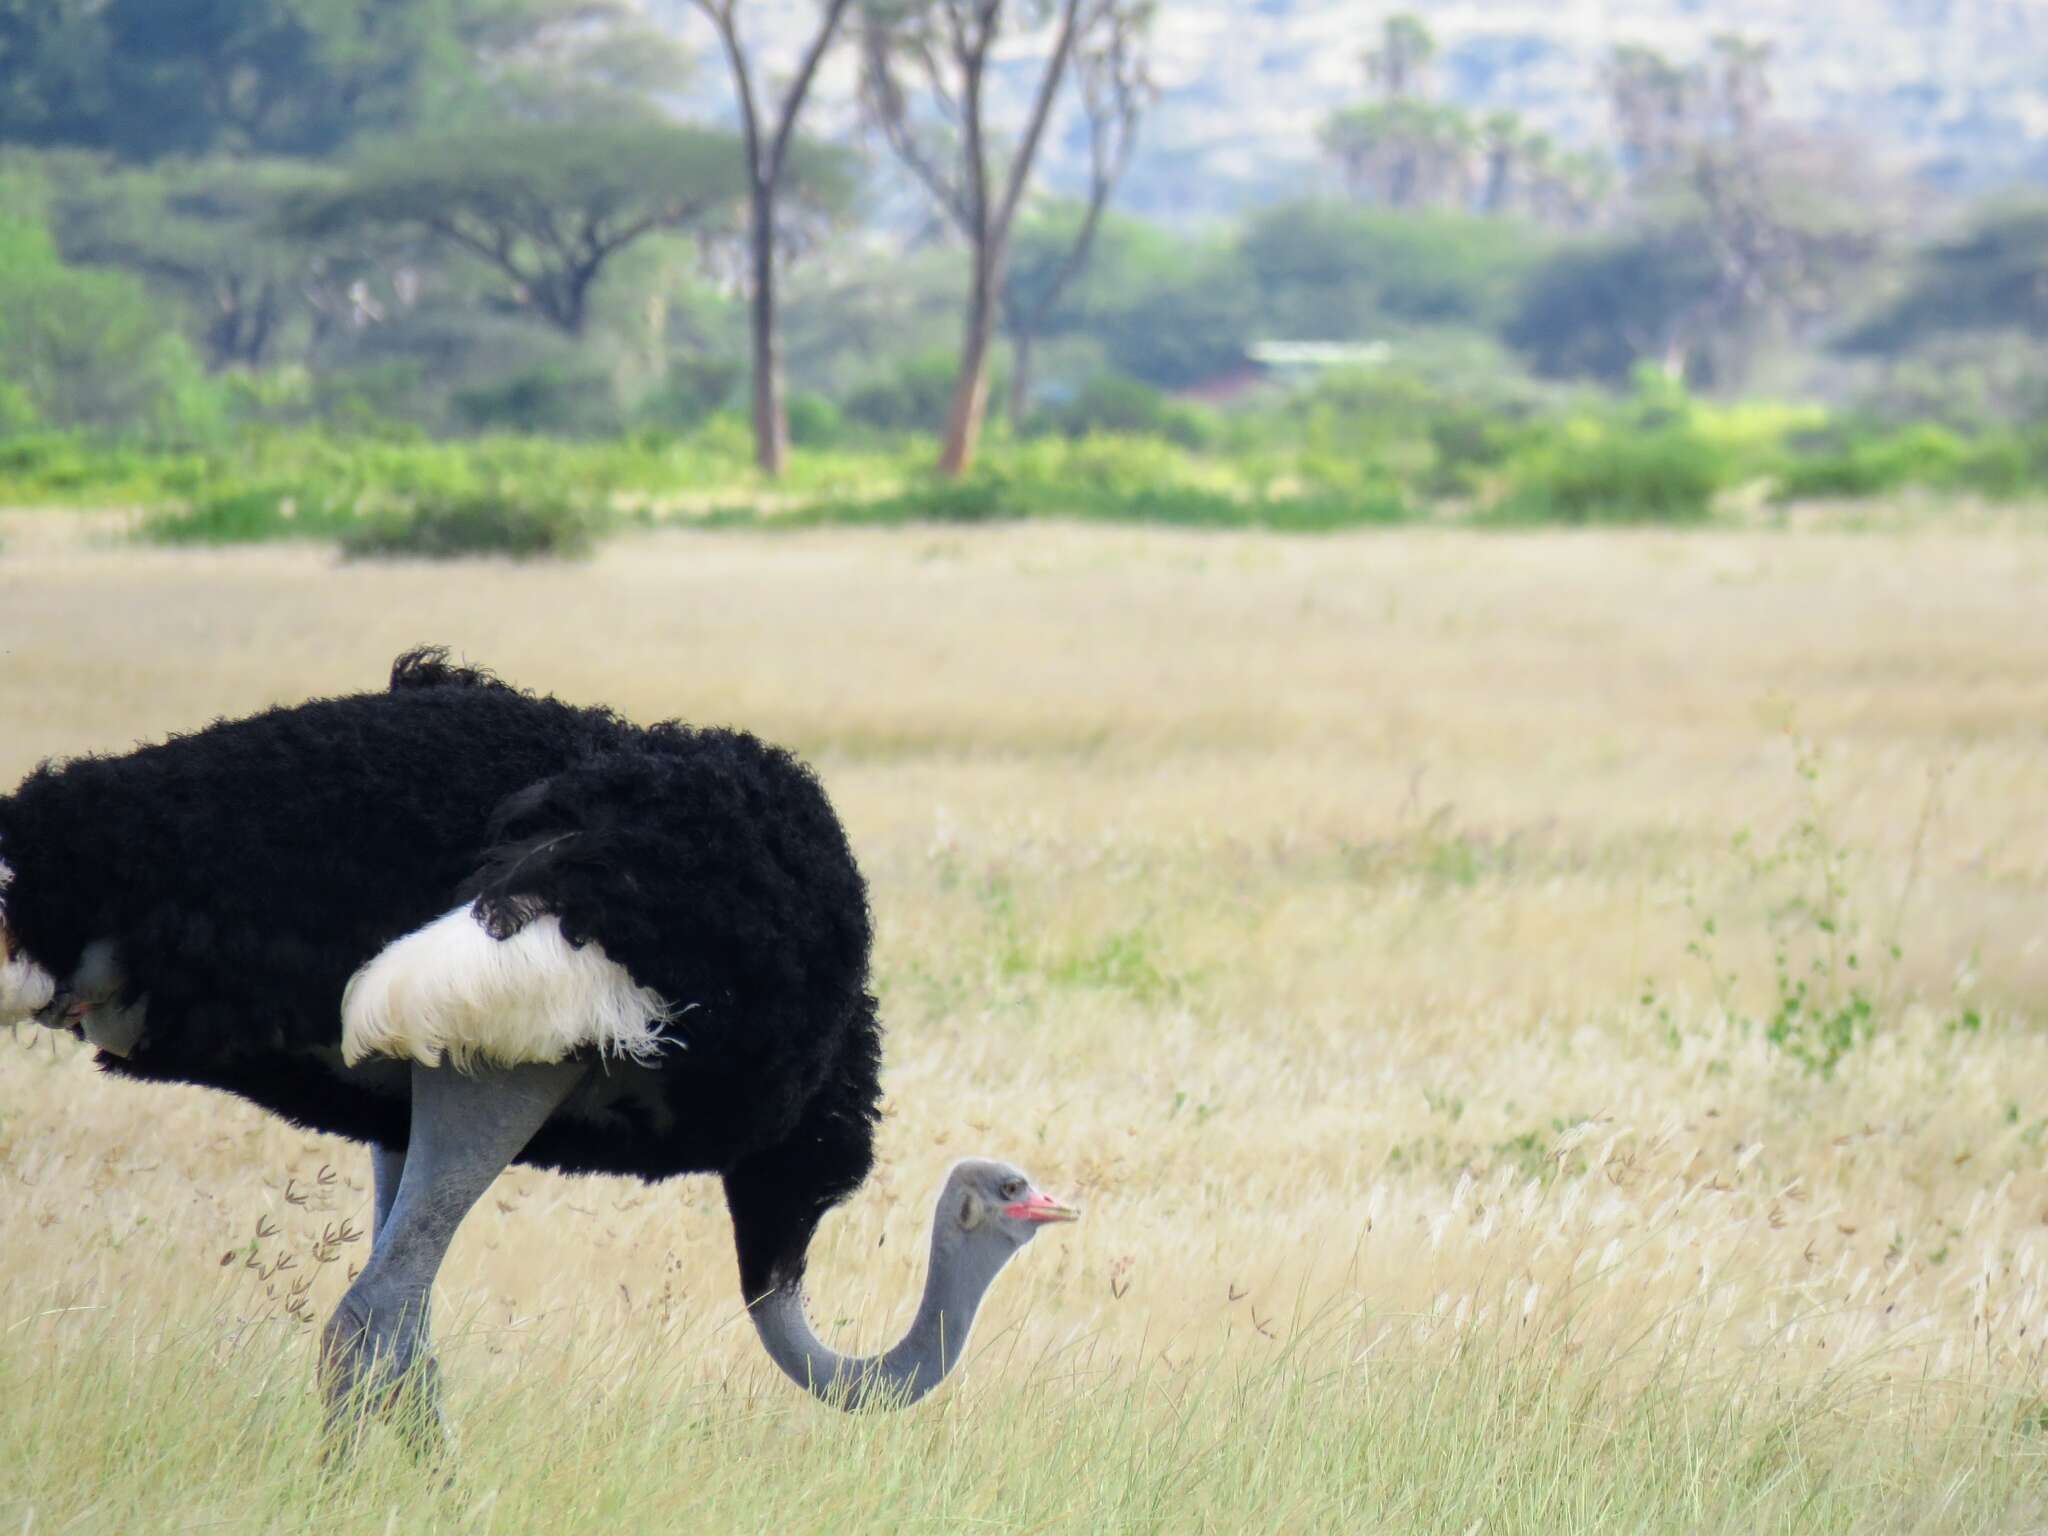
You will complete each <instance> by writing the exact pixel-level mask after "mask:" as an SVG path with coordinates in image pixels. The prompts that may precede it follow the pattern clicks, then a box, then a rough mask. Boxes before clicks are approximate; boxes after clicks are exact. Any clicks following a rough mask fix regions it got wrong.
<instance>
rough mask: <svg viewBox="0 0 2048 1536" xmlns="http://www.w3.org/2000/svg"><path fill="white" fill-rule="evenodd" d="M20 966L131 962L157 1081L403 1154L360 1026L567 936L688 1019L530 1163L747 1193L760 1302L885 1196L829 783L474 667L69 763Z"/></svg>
mask: <svg viewBox="0 0 2048 1536" xmlns="http://www.w3.org/2000/svg"><path fill="white" fill-rule="evenodd" d="M0 860H4V861H5V863H6V864H7V865H8V866H9V867H10V868H11V869H12V871H13V880H12V883H11V884H10V885H9V886H8V887H7V889H6V890H5V892H4V899H5V921H6V927H7V929H8V931H9V933H10V935H11V938H12V940H13V942H14V943H15V944H16V945H17V946H19V948H20V949H21V950H22V951H23V952H24V953H26V954H27V955H28V956H30V957H32V958H33V959H34V961H35V962H36V963H37V964H38V965H40V966H41V967H42V968H43V969H44V970H46V971H48V972H49V973H50V974H51V975H53V976H55V977H58V978H64V977H69V976H71V975H73V974H74V973H75V972H76V971H77V969H78V967H79V965H80V963H81V959H82V958H83V957H84V956H85V954H86V951H87V948H88V946H90V945H94V944H96V943H99V942H102V941H111V942H112V944H113V945H114V947H115V952H116V953H117V954H118V956H119V968H120V972H121V976H122V978H123V985H124V988H125V991H124V996H123V998H122V999H121V1000H122V1001H123V1002H126V1003H133V1002H138V1001H145V1000H146V1007H145V1013H144V1018H145V1023H144V1031H143V1035H142V1037H141V1039H140V1041H139V1042H138V1043H137V1045H136V1046H135V1048H134V1049H133V1051H132V1053H131V1054H130V1055H128V1056H127V1057H126V1058H120V1057H115V1056H111V1055H108V1054H106V1053H104V1052H103V1053H101V1055H100V1058H99V1059H100V1062H101V1065H102V1066H104V1067H105V1068H106V1069H107V1070H109V1071H111V1072H114V1073H117V1074H119V1075H121V1076H124V1077H129V1078H137V1079H144V1080H151V1081H177V1082H187V1083H198V1084H202V1085H204V1086H207V1087H212V1088H220V1089H225V1090H227V1091H229V1092H232V1093H236V1094H239V1095H241V1096H242V1097H244V1098H246V1099H249V1100H251V1101H252V1102H254V1103H256V1104H259V1105H261V1106H262V1107H264V1108H265V1109H268V1110H271V1111H273V1112H275V1113H277V1114H279V1115H282V1116H284V1117H286V1118H287V1119H289V1120H291V1121H294V1122H296V1123H297V1124H300V1125H303V1126H306V1127H308V1128H310V1129H313V1130H318V1131H325V1132H330V1133H333V1134H336V1135H340V1136H345V1137H351V1138H354V1139H357V1140H361V1141H369V1142H376V1143H379V1144H382V1145H384V1146H387V1147H392V1148H402V1147H404V1146H405V1144H406V1139H407V1114H408V1111H407V1089H406V1083H407V1078H406V1074H405V1071H404V1070H403V1069H402V1068H401V1067H400V1066H399V1065H398V1064H395V1063H390V1062H377V1061H372V1062H365V1063H363V1064H361V1065H359V1066H357V1067H355V1068H349V1067H346V1066H344V1064H343V1062H342V1056H341V1049H340V1045H341V998H342V991H343V988H344V986H345V985H346V984H347V982H348V979H349V977H350V976H351V975H352V974H353V973H354V972H355V971H356V970H357V969H358V968H360V967H361V966H363V965H364V964H365V963H366V962H368V961H369V960H370V959H371V958H372V957H373V956H375V955H376V954H377V953H378V952H379V951H380V950H382V949H383V948H384V947H385V946H386V945H388V944H390V943H391V942H392V941H393V940H395V939H398V938H400V937H401V936H403V935H404V934H406V933H408V932H411V931H413V930H415V929H417V928H420V927H422V926H423V925H425V924H427V923H430V922H432V921H433V920H435V919H436V918H438V917H440V916H441V915H442V914H444V913H446V912H448V911H450V910H451V909H453V908H454V907H456V906H458V905H460V904H461V903H463V902H465V901H468V902H471V903H473V904H474V910H475V912H476V913H477V915H478V917H479V918H480V919H481V920H482V921H483V922H484V923H485V924H486V926H487V927H488V928H489V929H490V931H491V932H492V933H493V934H495V935H498V936H505V935H509V934H511V933H513V932H516V931H517V930H518V929H519V928H520V927H522V926H523V925H524V924H526V923H528V922H531V921H533V920H535V919H536V918H537V917H538V916H539V915H541V914H543V913H548V914H553V915H555V916H556V917H557V918H558V919H559V920H560V923H561V926H562V930H563V933H564V935H565V936H566V937H567V938H568V939H569V940H570V941H571V942H572V943H577V944H587V943H596V944H599V945H601V946H602V947H603V949H604V952H605V954H606V955H607V956H609V957H610V958H611V959H613V960H615V961H617V962H618V963H619V964H621V965H622V966H624V967H625V968H626V969H627V970H628V971H629V972H630V973H631V974H632V976H633V978H634V979H635V980H636V981H637V982H638V983H640V984H641V985H642V986H645V987H648V988H651V989H653V990H654V991H656V992H658V993H659V994H660V995H661V996H662V997H663V998H664V999H666V1000H667V1001H668V1002H669V1003H670V1005H671V1006H672V1008H673V1010H674V1015H673V1018H672V1020H671V1022H669V1023H667V1024H665V1025H663V1026H661V1033H662V1035H663V1037H664V1038H663V1049H662V1050H661V1052H660V1053H659V1055H658V1058H657V1059H656V1060H655V1061H654V1062H653V1063H652V1064H650V1065H645V1066H642V1065H637V1064H635V1063H633V1062H631V1061H628V1060H619V1059H607V1060H606V1062H605V1064H604V1069H603V1070H602V1071H598V1072H593V1073H592V1074H591V1075H590V1077H589V1078H588V1080H587V1081H586V1083H585V1084H584V1086H582V1087H580V1088H578V1089H577V1090H576V1092H575V1094H574V1095H573V1096H572V1098H571V1099H570V1100H569V1101H568V1102H567V1103H566V1104H565V1105H563V1107H562V1108H561V1109H560V1110H558V1111H557V1112H556V1113H555V1114H554V1115H553V1117H552V1118H551V1119H550V1120H549V1121H548V1122H547V1124H546V1125H544V1126H543V1127H542V1129H541V1130H540V1131H539V1132H538V1133H537V1134H536V1135H535V1136H534V1137H533V1139H532V1141H531V1142H530V1143H529V1144H528V1145H527V1147H526V1149H525V1151H524V1152H523V1153H522V1154H520V1157H519V1158H518V1160H519V1161H522V1162H527V1163H533V1164H539V1165H541V1166H544V1167H550V1168H556V1169H560V1170H563V1171H565V1172H570V1173H619V1174H631V1175H636V1176H638V1177H640V1178H643V1179H663V1178H668V1177H670V1176H673V1175H677V1174H684V1173H718V1174H721V1175H723V1176H724V1178H725V1182H726V1189H727V1195H728V1199H729V1201H730V1203H731V1206H732V1210H733V1217H734V1224H735V1231H736V1236H737V1239H738V1243H739V1250H740V1261H741V1275H742V1283H743V1285H744V1286H745V1288H746V1292H747V1294H749V1295H754V1294H757V1293H758V1292H760V1291H761V1290H762V1289H764V1288H765V1287H766V1285H767V1284H768V1283H770V1281H771V1279H775V1280H782V1281H787V1280H793V1279H794V1278H796V1276H798V1275H800V1273H801V1269H802V1255H803V1252H804V1249H805V1247H806V1246H807V1245H808V1242H809V1240H810V1237H811V1234H812V1231H813V1230H814V1229H815V1227H816V1225H817V1222H818V1219H819V1217H820V1216H822V1215H823V1213H824V1212H825V1211H826V1210H828V1209H830V1208H831V1206H832V1205H834V1204H836V1203H837V1202H838V1201H840V1200H842V1199H844V1198H845V1196H846V1195H847V1194H848V1193H850V1192H851V1191H852V1190H853V1189H854V1188H855V1187H856V1186H857V1185H858V1184H859V1183H860V1182H861V1180H862V1179H863V1178H864V1177H865V1176H866V1174H867V1171H868V1168H869V1166H870V1164H871V1162H872V1156H873V1151H872V1149H873V1135H874V1126H875V1121H876V1118H877V1114H878V1101H879V1097H880V1088H879V1072H880V1045H881V1041H880V1029H879V1026H878V1024H877V1022H876V1016H875V1008H874V1001H873V999H872V997H871V996H870V995H869V994H868V991H867V976H868V951H869V920H868V909H867V895H866V888H865V885H864V883H863V881H862V879H861V876H860V872H859V870H858V868H857V867H856V865H855V862H854V859H853V856H852V853H851V851H850V850H849V848H848V846H847V842H846V837H845V834H844V832H843V831H842V829H841V827H840V825H839V822H838V819H837V817H836V816H835V815H834V813H833V811H832V808H831V805H830V803H829V802H828V800H827V798H826V796H825V793H824V791H823V789H822V788H821V787H820V786H819V784H818V782H817V780H816V779H815V778H814V777H813V776H812V774H811V773H810V771H809V770H808V769H806V768H805V767H804V766H803V765H802V764H801V763H799V762H798V761H797V760H796V759H795V758H793V757H792V756H790V755H789V754H788V753H786V752H784V751H782V750H780V749H778V748H775V747H772V746H769V745H767V744H765V743H763V742H761V741H759V740H757V739H756V738H755V737H753V736H750V735H748V734H746V733H744V732H739V731H731V730H714V729H692V728H689V727H686V726H683V725H679V724H673V723H671V724H662V725H656V726H650V727H642V726H637V725H633V724H631V723H629V722H627V721H625V720H622V719H620V718H619V717H618V716H616V715H614V714H612V713H610V712H609V711H606V710H603V709H588V708H575V707H572V706H570V705H567V704H564V703H561V702H559V701H557V700H554V699H551V698H543V697H536V696H534V695H531V694H528V693H524V692H521V691H519V690H517V689H514V688H512V687H509V686H507V685H505V684H503V683H500V682H498V681H496V680H494V679H492V678H490V677H489V676H487V675H485V674H482V673H479V672H474V671H471V670H467V669H464V668H459V667H455V666H451V665H450V664H448V662H447V661H446V659H445V656H444V655H443V653H440V652H437V651H418V652H413V653H410V654H408V655H406V656H403V657H401V658H400V659H399V661H398V663H397V664H396V666H395V667H394V668H393V671H392V677H391V686H390V688H389V690H388V691H386V692H382V693H373V694H358V695H351V696H348V697H342V698H332V699H319V700H314V701H311V702H309V703H305V704H300V705H296V706H292V707H286V708H278V709H273V710H270V711H268V712H265V713H263V714H259V715H255V716H252V717H250V718H248V719H243V720H235V721H223V722H220V723H217V724H215V725H213V726H210V727H208V728H206V729H204V730H201V731H197V732H195V733H193V734H190V735H185V736H177V737H173V738H171V739H170V740H168V741H165V742H163V743H161V744H159V745H153V746H147V747H143V748H141V749H139V750H137V751H134V752H131V753H128V754H126V755H122V756H107V757H84V758H78V759H74V760H70V761H66V762H62V763H55V764H45V765H44V766H43V767H41V768H39V769H37V770H36V771H35V772H34V773H32V774H31V775H30V776H29V777H28V778H27V779H26V780H25V781H24V782H23V783H22V784H21V785H20V787H19V788H18V789H17V790H16V791H15V792H14V793H13V794H12V795H9V796H7V797H5V798H0Z"/></svg>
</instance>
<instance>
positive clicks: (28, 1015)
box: [0, 859, 57, 1025]
mask: <svg viewBox="0 0 2048 1536" xmlns="http://www.w3.org/2000/svg"><path fill="white" fill-rule="evenodd" d="M12 884H14V871H13V870H11V869H9V868H8V867H7V861H6V860H4V859H0V1025H5V1024H19V1023H22V1022H23V1021H24V1020H27V1019H32V1018H34V1017H35V1015H36V1014H37V1012H39V1011H40V1010H41V1009H44V1008H47V1007H48V1006H49V1005H50V999H51V998H53V997H55V996H56V995H57V982H56V979H55V978H54V977H52V976H51V975H50V973H49V972H48V971H46V970H44V969H43V968H42V967H41V966H40V965H37V964H36V963H35V961H33V960H31V959H29V957H28V956H27V955H24V954H22V953H21V952H20V951H19V950H17V949H16V948H15V947H14V937H13V935H12V934H10V933H8V931H7V887H8V886H10V885H12Z"/></svg>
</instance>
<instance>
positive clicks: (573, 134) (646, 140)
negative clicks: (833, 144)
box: [289, 121, 843, 336]
mask: <svg viewBox="0 0 2048 1536" xmlns="http://www.w3.org/2000/svg"><path fill="white" fill-rule="evenodd" d="M801 160H802V165H803V166H804V167H807V168H808V169H809V170H810V172H811V177H812V180H813V181H814V182H816V183H818V184H820V185H821V186H825V187H827V188H828V189H829V188H830V187H833V186H837V185H840V184H841V181H842V179H843V167H841V166H840V165H839V164H838V162H836V161H835V160H834V159H832V158H831V157H829V156H810V155H806V156H804V157H801ZM746 192H747V182H746V174H745V168H744V164H743V162H742V161H741V159H740V155H739V150H738V146H737V144H736V142H735V141H734V139H733V138H732V136H731V135H729V134H724V133H718V132H714V131H712V130H710V129H705V128H688V127H680V126H677V125H673V124H668V123H660V122H652V121H646V122H614V123H608V124H596V123H526V124H510V125H506V126H502V127H498V128H492V129H488V130H478V131H472V132H469V133H461V134H448V135H437V136H434V137H431V138H426V139H420V140H414V141H408V142H405V143H400V144H394V145H390V146H388V147H386V148H384V149H381V150H379V151H377V152H376V153H374V154H371V155H369V156H366V157H365V158H363V159H361V160H359V161H358V162H356V163H355V165H354V166H353V167H352V168H351V170H350V171H349V173H348V175H347V178H346V180H345V181H344V182H343V183H342V185H341V186H340V187H339V188H337V189H336V190H334V191H332V192H328V193H323V194H318V195H311V196H307V197H303V198H300V199H298V200H296V201H295V203H294V205H293V208H292V211H291V214H290V217H289V223H290V226H291V228H292V229H293V230H294V231H295V232H297V233H298V234H300V235H301V236H304V237H307V238H320V237H324V236H329V235H332V234H334V233H337V232H344V231H354V230H359V229H362V228H365V227H372V228H375V227H382V228H396V229H402V230H411V231H416V232H418V233H420V234H423V235H426V236H429V237H431V238H432V239H434V240H436V241H438V242H441V243H442V244H444V245H445V246H447V247H449V248H451V249H454V250H459V251H462V252H464V253H466V254H467V255H469V256H471V257H474V258H475V259H476V260H478V261H480V262H482V263H484V264H485V265H486V266H487V267H489V268H491V269H492V270H494V271H496V272H497V273H498V274H500V275H501V276H502V277H504V278H505V279H506V280H507V281H508V282H509V283H510V285H511V297H512V300H513V302H514V303H516V304H517V305H518V306H520V307H522V308H525V309H528V310H530V311H531V312H532V313H533V314H535V315H536V316H538V317H540V318H541V319H543V320H546V321H547V322H548V323H549V324H551V325H554V326H556V327H557V328H559V329H560V330H562V331H564V332H566V333H567V334H569V335H572V336H573V335H579V334H581V333H582V330H583V328H584V324H585V322H586V320H587V318H588V315H589V299H590V291H591V288H592V285H593V284H594V283H595V282H596V281H597V279H598V277H599V275H600V274H601V273H602V272H603V270H604V268H605V265H606V263H607V262H609V261H610V260H611V259H612V258H613V257H614V256H616V255H617V254H618V253H619V252H620V251H622V250H624V249H625V248H626V247H627V246H629V245H631V244H632V243H633V242H634V241H636V240H639V239H641V238H642V237H644V236H646V235H650V234H652V233H654V232H655V231H657V230H682V229H692V230H698V231H721V232H729V231H730V230H731V229H732V228H733V225H734V215H735V210H736V209H737V208H738V206H739V204H740V203H741V201H742V199H744V198H745V196H746Z"/></svg>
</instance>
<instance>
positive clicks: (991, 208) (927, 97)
mask: <svg viewBox="0 0 2048 1536" xmlns="http://www.w3.org/2000/svg"><path fill="white" fill-rule="evenodd" d="M1141 5H1143V6H1147V7H1149V0H867V4H866V6H865V8H864V11H863V15H862V28H861V44H862V46H861V65H862V67H861V98H862V102H863V105H864V106H865V108H866V110H867V113H868V117H869V120H870V121H871V122H872V123H873V124H874V126H875V127H876V129H877V130H878V131H879V132H880V133H881V135H882V138H883V140H884V142H885V143H887V144H888V146H889V148H890V150H891V151H892V152H893V153H894V155H895V156H896V158H897V159H898V160H899V161H901V162H902V164H903V165H904V167H905V168H906V169H908V170H909V171H910V173H911V175H912V176H913V177H915V178H916V180H917V181H918V182H919V184H920V185H921V186H922V187H923V188H924V190H925V191H926V192H927V193H928V194H929V195H930V196H931V198H932V200H933V202H934V203H936V204H937V206H938V208H939V209H940V211H941V212H942V213H943V214H944V216H945V217H946V218H947V219H948V220H949V221H950V222H951V223H952V224H953V225H954V226H955V227H956V228H957V229H958V230H959V231H960V233H961V234H962V235H963V236H964V237H965V238H966V241H967V245H968V251H969V256H970V261H971V275H970V277H969V279H968V290H967V308H966V316H965V324H964V327H963V335H962V339H961V347H960V369H959V374H958V376H957V378H956V380H955V382H954V387H953V398H952V402H951V404H950V406H949V407H948V409H947V413H946V428H945V440H944V443H943V445H942V447H941V449H940V453H939V470H940V473H942V474H944V475H947V476H950V477H957V476H959V475H962V474H965V473H966V472H967V470H968V469H969V468H971V467H972V465H973V463H974V452H975V448H976V446H977V444H978V443H979V440H980V436H981V427H982V421H983V419H984V417H985V416H986V414H987V409H988V372H989V354H990V352H991V350H992V346H993V343H994V340H995V329H996V320H997V313H998V309H999V306H1000V301H1001V294H1002V290H1003V275H1004V268H1005V263H1006V262H1007V260H1008V257H1009V249H1010V235H1011V231H1012V229H1013V228H1014V227H1015V224H1016V219H1017V210H1018V208H1019V207H1020V206H1021V205H1022V203H1023V201H1024V192H1025V189H1026V187H1027V186H1028V185H1029V183H1030V179H1031V171H1032V166H1033V165H1034V163H1035V162H1036V161H1037V158H1038V150H1039V146H1040V144H1041V143H1042V142H1043V141H1044V138H1045V132H1046V127H1047V125H1048V123H1050V121H1051V119H1052V112H1053V104H1054V102H1055V101H1056V100H1057V98H1058V96H1059V92H1060V87H1061V85H1062V84H1063V83H1064V81H1065V79H1066V76H1067V72H1068V67H1069V65H1070V64H1071V63H1072V61H1073V59H1074V56H1075V53H1076V50H1077V49H1086V48H1091V47H1100V46H1102V45H1101V44H1100V43H1098V42H1095V41H1093V40H1094V39H1098V38H1100V37H1101V36H1103V35H1104V34H1105V33H1106V32H1107V31H1109V30H1111V29H1114V28H1117V27H1122V26H1129V25H1131V18H1132V17H1133V16H1134V15H1135V14H1136V12H1137V11H1138V9H1139V8H1140V6H1141ZM1023 36H1035V37H1036V38H1037V39H1039V40H1040V42H1041V44H1042V54H1041V57H1042V59H1043V62H1042V64H1041V65H1040V66H1039V70H1038V78H1037V81H1036V83H1035V85H1034V86H1033V88H1032V89H1031V92H1030V104H1029V106H1028V108H1027V109H1026V113H1025V117H1024V124H1023V127H1022V129H1021V130H1020V131H1019V132H1018V133H1017V135H1016V137H1015V138H1014V140H1012V141H1011V142H1010V143H1009V145H1008V147H1007V153H1005V149H1004V146H1002V145H1001V144H999V143H998V142H997V140H998V138H999V134H998V132H997V130H996V129H995V128H994V126H993V125H992V123H991V121H990V116H989V100H988V95H989V85H990V80H989V66H990V63H991V61H992V59H993V58H994V55H995V53H996V50H997V48H998V46H999V45H1001V46H1003V48H1004V51H1005V54H1006V57H1007V56H1011V50H1010V48H1009V46H1008V45H1009V44H1010V42H1011V41H1012V40H1013V39H1015V38H1019V37H1023Z"/></svg>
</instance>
